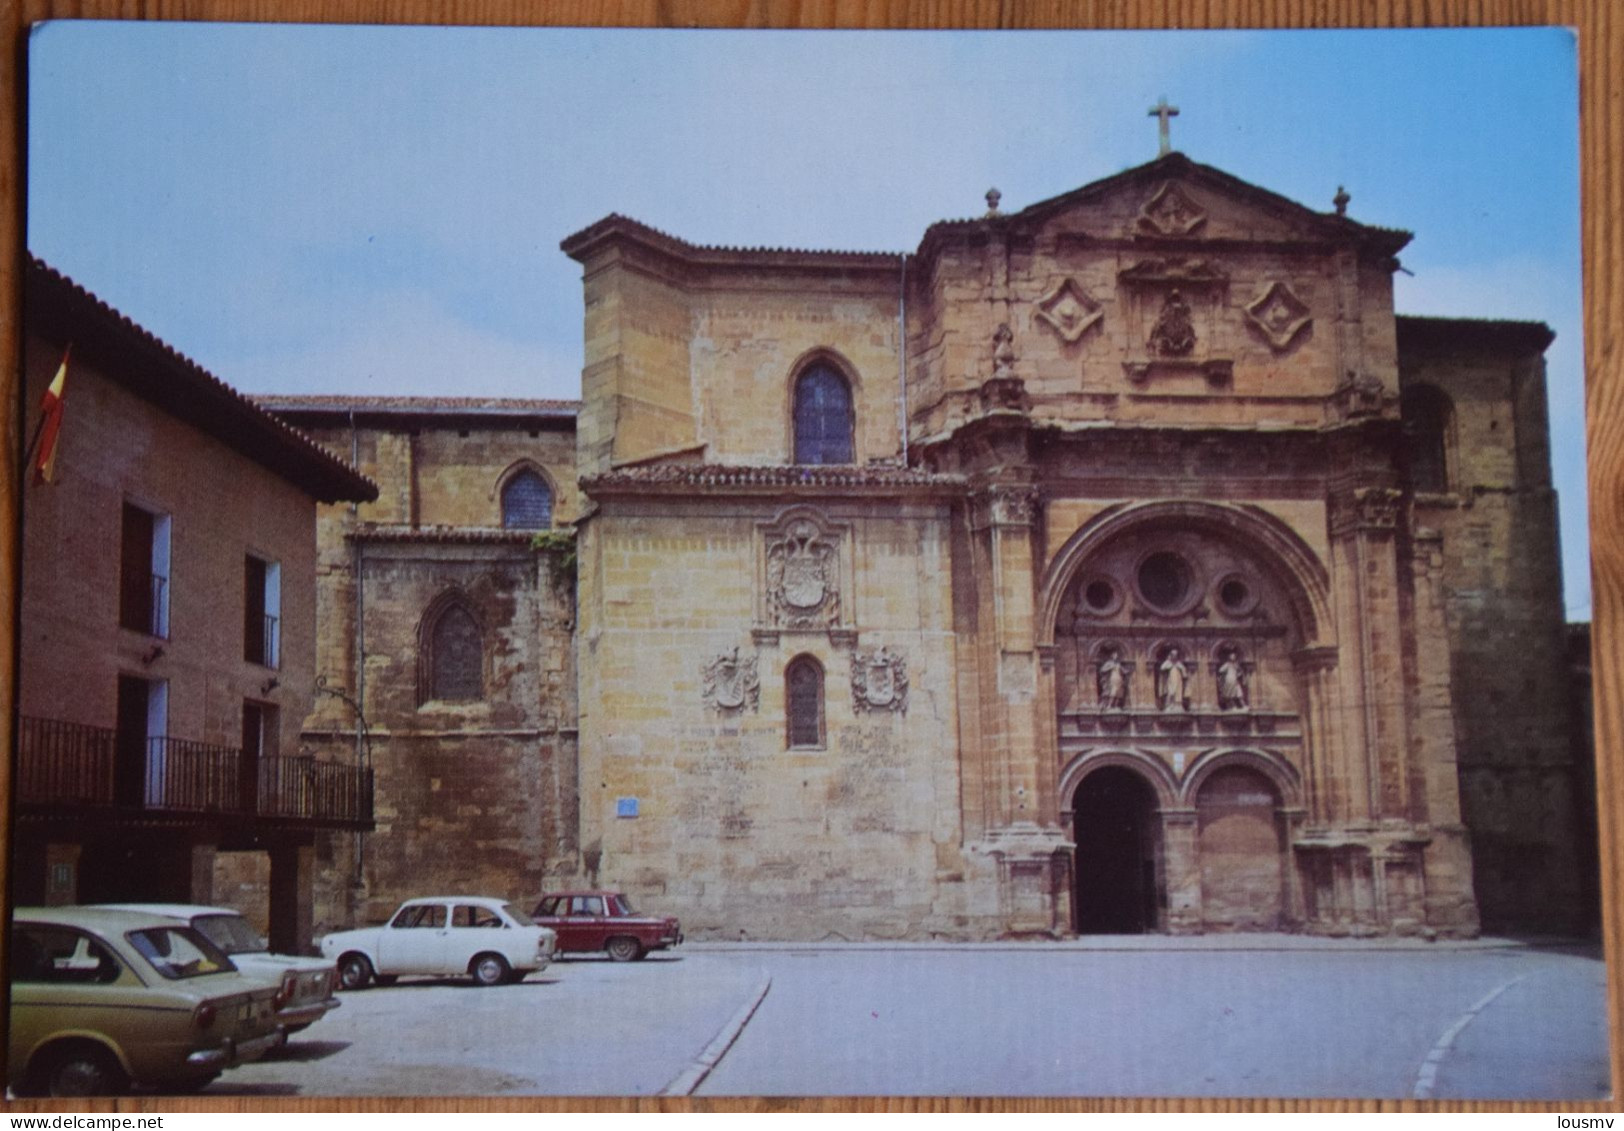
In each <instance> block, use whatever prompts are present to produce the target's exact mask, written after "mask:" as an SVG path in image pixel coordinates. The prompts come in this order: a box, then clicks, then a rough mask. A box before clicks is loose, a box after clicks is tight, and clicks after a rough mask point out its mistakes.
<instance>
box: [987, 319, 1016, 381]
mask: <svg viewBox="0 0 1624 1131" xmlns="http://www.w3.org/2000/svg"><path fill="white" fill-rule="evenodd" d="M992 341H993V348H992V375H993V376H994V377H1013V376H1014V375H1015V334H1014V331H1012V330H1011V329H1010V328H1009V323H1008V322H1000V323H998V329H997V331H996V332H995V333H994V334H993V336H992Z"/></svg>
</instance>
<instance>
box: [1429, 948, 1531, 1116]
mask: <svg viewBox="0 0 1624 1131" xmlns="http://www.w3.org/2000/svg"><path fill="white" fill-rule="evenodd" d="M1527 977H1529V975H1528V974H1518V975H1517V976H1516V977H1515V978H1513V979H1511V980H1510V981H1509V982H1505V983H1502V984H1501V985H1498V986H1496V987H1495V988H1494V989H1492V990H1490V991H1489V992H1488V993H1486V994H1484V995H1483V997H1482V998H1481V999H1479V1000H1478V1002H1477V1004H1476V1005H1474V1006H1472V1008H1470V1009H1468V1010H1467V1011H1466V1012H1465V1013H1463V1014H1461V1015H1460V1017H1458V1018H1457V1019H1456V1021H1455V1023H1454V1024H1453V1025H1451V1026H1450V1027H1449V1028H1448V1029H1447V1030H1446V1031H1445V1032H1444V1035H1443V1036H1441V1037H1439V1038H1438V1043H1437V1044H1435V1045H1433V1046H1432V1051H1431V1052H1429V1053H1427V1059H1426V1060H1424V1061H1422V1062H1421V1071H1420V1072H1419V1073H1417V1074H1416V1077H1415V1090H1414V1091H1413V1092H1411V1093H1410V1094H1411V1097H1412V1098H1413V1099H1418V1100H1430V1099H1431V1098H1432V1089H1433V1087H1434V1086H1435V1085H1436V1084H1437V1083H1438V1069H1439V1067H1440V1066H1441V1065H1442V1064H1443V1062H1444V1057H1446V1056H1448V1055H1449V1050H1450V1048H1451V1047H1453V1045H1454V1044H1455V1038H1456V1037H1458V1036H1460V1035H1461V1033H1462V1032H1463V1031H1464V1030H1465V1029H1466V1026H1468V1025H1470V1024H1471V1023H1472V1022H1473V1021H1474V1020H1476V1019H1477V1015H1478V1014H1479V1013H1482V1012H1483V1011H1484V1010H1485V1009H1487V1008H1488V1007H1489V1005H1490V1003H1492V1002H1493V1001H1494V999H1495V998H1497V997H1499V996H1500V995H1501V994H1503V993H1505V992H1506V991H1507V990H1509V989H1510V988H1511V987H1512V986H1515V985H1516V984H1517V983H1518V982H1520V981H1522V980H1523V979H1524V978H1527Z"/></svg>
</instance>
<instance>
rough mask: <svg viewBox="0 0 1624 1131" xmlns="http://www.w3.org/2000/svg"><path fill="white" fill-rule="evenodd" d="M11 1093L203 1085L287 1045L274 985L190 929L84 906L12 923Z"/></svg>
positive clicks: (41, 910)
mask: <svg viewBox="0 0 1624 1131" xmlns="http://www.w3.org/2000/svg"><path fill="white" fill-rule="evenodd" d="M10 953H11V1034H10V1052H9V1055H8V1057H7V1070H8V1073H9V1078H8V1080H7V1083H9V1084H10V1086H11V1088H12V1090H13V1091H14V1092H15V1093H16V1094H18V1095H39V1094H43V1095H52V1096H105V1095H115V1094H117V1093H120V1092H123V1091H125V1090H126V1089H128V1088H129V1087H131V1086H132V1085H133V1086H140V1087H145V1088H153V1089H157V1090H160V1091H168V1092H189V1091H195V1090H197V1089H198V1088H201V1087H203V1086H204V1085H206V1084H207V1083H208V1082H209V1081H211V1080H213V1079H214V1078H215V1077H216V1076H218V1075H219V1074H220V1073H221V1072H223V1071H224V1070H225V1069H227V1068H229V1067H231V1066H232V1065H234V1064H241V1063H243V1062H245V1061H250V1060H256V1059H258V1058H259V1057H260V1056H263V1055H264V1054H265V1053H266V1052H267V1051H268V1050H270V1049H272V1048H275V1047H276V1046H277V1045H279V1044H281V1043H282V1042H283V1041H284V1040H285V1039H286V1036H287V1035H286V1033H285V1032H284V1031H283V1029H282V1027H281V1025H279V1024H278V1022H277V1020H276V1011H277V1008H278V1007H279V1006H280V1004H281V1002H280V1001H279V1000H278V998H279V996H280V995H279V990H278V985H277V983H276V982H273V981H267V980H265V979H264V978H262V977H250V976H248V975H245V974H242V973H240V972H239V971H238V970H237V968H236V967H235V966H233V965H232V962H231V959H229V958H227V957H226V956H225V954H224V953H223V952H222V951H221V950H220V949H219V948H218V947H216V946H215V945H214V944H213V943H211V942H210V941H209V940H208V939H207V938H205V937H203V935H201V934H199V933H198V932H197V931H195V930H193V929H192V928H191V927H189V926H186V925H185V924H181V923H177V922H175V921H174V920H173V919H169V918H165V917H163V916H158V915H150V914H142V913H137V912H129V911H108V910H103V909H100V908H88V907H19V908H18V909H17V910H16V912H15V913H14V914H13V915H12V920H11V948H10Z"/></svg>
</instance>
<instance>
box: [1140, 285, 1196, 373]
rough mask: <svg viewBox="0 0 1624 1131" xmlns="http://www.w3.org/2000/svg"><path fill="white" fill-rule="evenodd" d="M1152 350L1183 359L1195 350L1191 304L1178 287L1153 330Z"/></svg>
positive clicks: (1168, 297) (1164, 306) (1151, 338)
mask: <svg viewBox="0 0 1624 1131" xmlns="http://www.w3.org/2000/svg"><path fill="white" fill-rule="evenodd" d="M1150 348H1151V349H1153V350H1155V351H1156V352H1157V353H1159V354H1161V355H1162V356H1164V357H1183V356H1184V355H1185V354H1187V353H1189V352H1190V351H1191V350H1193V349H1195V323H1194V322H1192V321H1191V319H1190V304H1189V303H1187V302H1185V301H1184V296H1183V295H1182V294H1180V293H1179V290H1178V288H1176V287H1175V288H1174V289H1173V290H1172V291H1171V292H1170V293H1169V294H1168V296H1167V302H1166V303H1164V304H1163V305H1162V312H1161V314H1160V315H1159V316H1158V317H1157V319H1156V325H1155V326H1153V327H1152V328H1151V331H1150Z"/></svg>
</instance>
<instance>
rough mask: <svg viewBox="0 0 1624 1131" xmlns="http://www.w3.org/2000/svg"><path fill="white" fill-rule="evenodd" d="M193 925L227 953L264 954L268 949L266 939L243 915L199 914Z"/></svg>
mask: <svg viewBox="0 0 1624 1131" xmlns="http://www.w3.org/2000/svg"><path fill="white" fill-rule="evenodd" d="M192 926H194V927H196V928H197V929H198V930H199V931H200V932H201V933H202V935H203V937H204V938H206V939H208V940H209V941H210V942H211V943H213V944H214V945H215V946H217V947H219V948H220V949H221V950H223V951H225V952H226V953H227V954H263V953H264V952H265V950H266V946H265V940H264V939H262V938H260V937H259V932H257V931H255V930H254V928H253V927H251V926H249V925H248V920H247V919H244V918H243V917H242V916H241V915H199V916H198V917H197V918H196V919H193V920H192Z"/></svg>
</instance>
